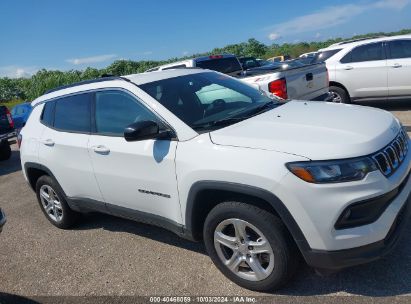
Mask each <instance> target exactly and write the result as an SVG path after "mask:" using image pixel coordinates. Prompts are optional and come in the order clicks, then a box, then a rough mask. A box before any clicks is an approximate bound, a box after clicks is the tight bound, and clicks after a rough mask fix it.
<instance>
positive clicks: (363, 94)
mask: <svg viewBox="0 0 411 304" xmlns="http://www.w3.org/2000/svg"><path fill="white" fill-rule="evenodd" d="M340 63H341V64H338V65H336V67H335V74H336V81H337V82H339V83H342V84H343V85H344V86H345V87H346V88H347V89H348V91H349V93H350V97H351V98H352V99H354V100H355V99H386V98H387V96H388V86H387V60H386V56H385V51H384V48H383V43H382V42H375V43H369V44H365V45H361V46H357V47H355V48H354V49H352V50H351V51H350V52H349V53H347V54H346V55H345V56H344V57H343V58H341V60H340Z"/></svg>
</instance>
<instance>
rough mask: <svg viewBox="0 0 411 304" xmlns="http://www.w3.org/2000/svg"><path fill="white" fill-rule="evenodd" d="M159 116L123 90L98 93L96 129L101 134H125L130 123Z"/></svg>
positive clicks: (153, 119)
mask: <svg viewBox="0 0 411 304" xmlns="http://www.w3.org/2000/svg"><path fill="white" fill-rule="evenodd" d="M143 120H152V121H157V122H158V119H157V117H156V116H155V115H154V114H153V113H152V112H151V111H150V110H148V109H147V108H146V107H145V106H143V105H142V104H140V103H139V102H138V101H137V100H136V99H135V98H134V97H132V96H131V95H129V94H127V93H125V92H121V91H102V92H97V93H96V131H97V133H99V134H107V135H117V136H123V134H124V129H125V128H126V127H127V126H129V125H130V124H132V123H134V122H138V121H143Z"/></svg>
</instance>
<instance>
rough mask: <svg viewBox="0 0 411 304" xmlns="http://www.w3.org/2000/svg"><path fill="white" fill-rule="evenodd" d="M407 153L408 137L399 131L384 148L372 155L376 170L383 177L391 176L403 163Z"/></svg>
mask: <svg viewBox="0 0 411 304" xmlns="http://www.w3.org/2000/svg"><path fill="white" fill-rule="evenodd" d="M407 152H408V135H407V134H406V133H405V132H404V131H403V130H401V131H400V133H398V135H397V137H396V138H394V140H393V141H392V142H390V143H389V144H388V145H387V146H386V147H385V148H383V149H382V150H380V151H378V152H377V153H375V154H373V155H372V156H371V157H372V158H373V159H374V160H375V162H376V163H377V165H378V168H379V169H380V170H381V172H382V174H384V175H385V176H390V175H391V174H393V173H394V172H395V171H396V170H397V169H398V168H399V166H400V165H401V163H402V162H403V161H404V159H405V157H406V156H407Z"/></svg>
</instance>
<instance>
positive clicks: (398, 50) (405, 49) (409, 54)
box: [389, 40, 411, 59]
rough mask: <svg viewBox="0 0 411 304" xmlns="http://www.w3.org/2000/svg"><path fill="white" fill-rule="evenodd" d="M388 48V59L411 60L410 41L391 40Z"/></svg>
mask: <svg viewBox="0 0 411 304" xmlns="http://www.w3.org/2000/svg"><path fill="white" fill-rule="evenodd" d="M389 46H390V58H392V59H396V58H411V40H393V41H390V42H389Z"/></svg>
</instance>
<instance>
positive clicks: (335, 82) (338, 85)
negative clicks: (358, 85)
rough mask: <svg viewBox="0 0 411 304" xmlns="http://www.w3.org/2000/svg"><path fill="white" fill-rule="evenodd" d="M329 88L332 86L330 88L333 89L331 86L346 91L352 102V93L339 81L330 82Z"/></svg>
mask: <svg viewBox="0 0 411 304" xmlns="http://www.w3.org/2000/svg"><path fill="white" fill-rule="evenodd" d="M329 86H330V87H331V86H333V87H339V88H341V89H343V90H344V91H345V93H347V96H348V98H350V100H351V95H350V92H348V90H347V88H346V87H345V86H344V85H343V84H342V83H340V82H338V81H330V82H329Z"/></svg>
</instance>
